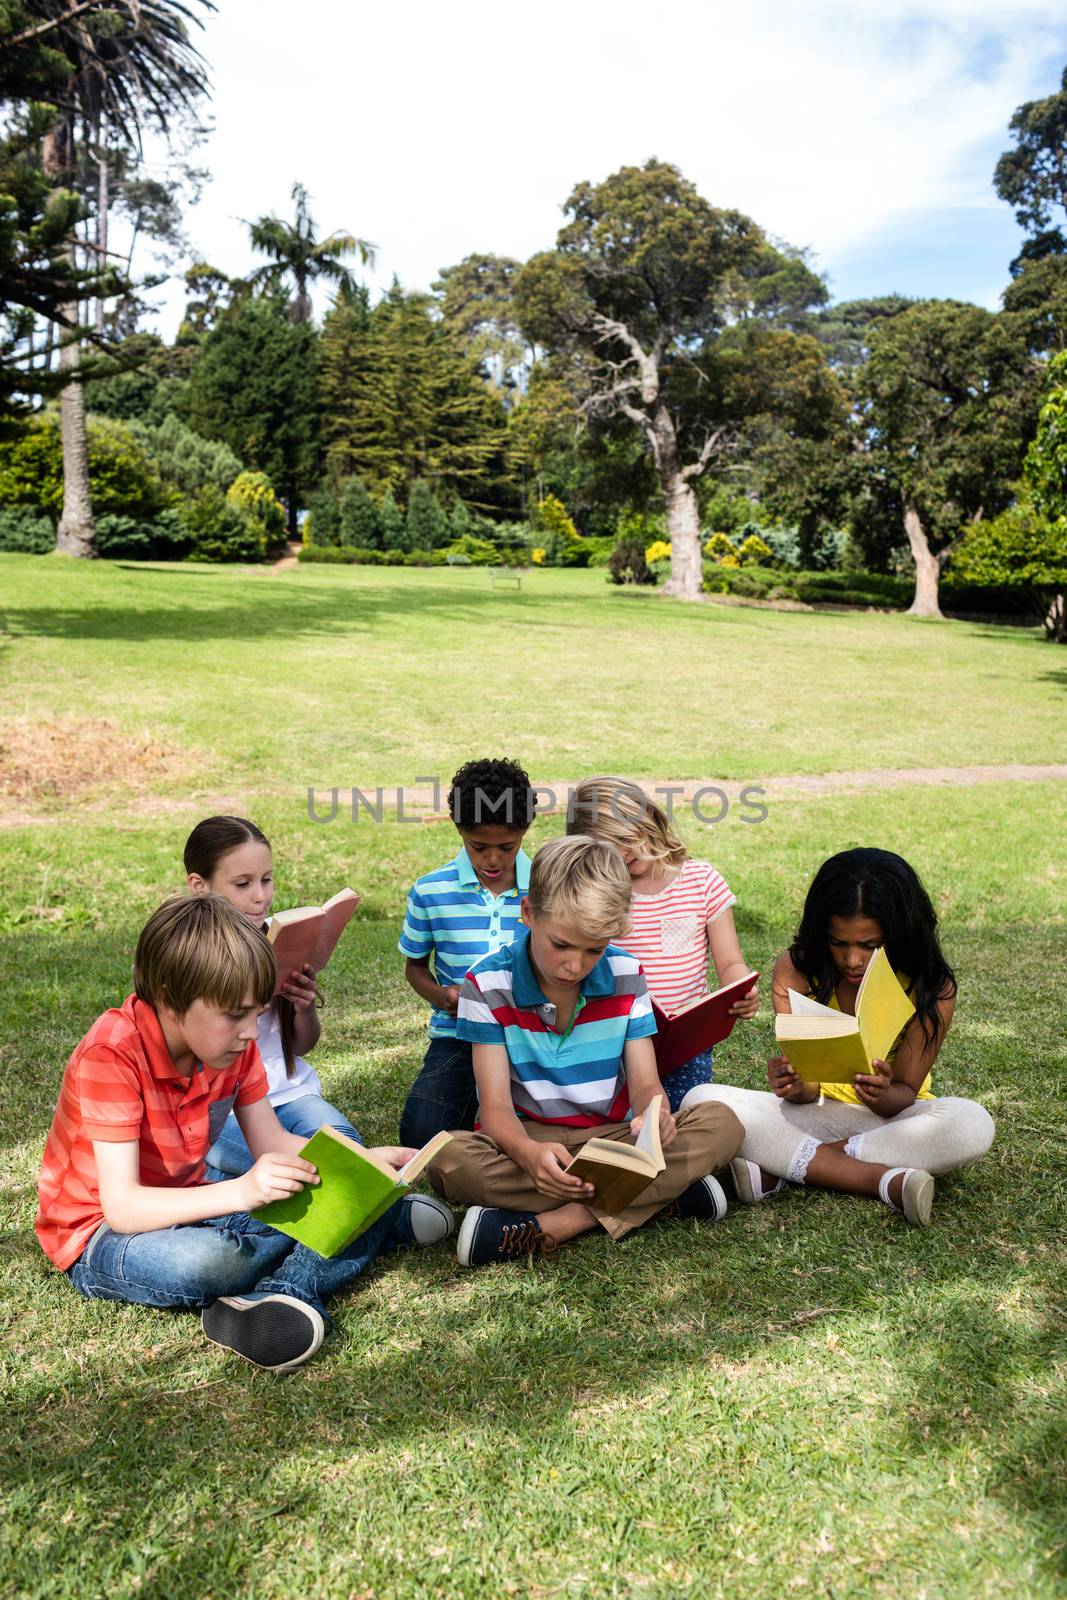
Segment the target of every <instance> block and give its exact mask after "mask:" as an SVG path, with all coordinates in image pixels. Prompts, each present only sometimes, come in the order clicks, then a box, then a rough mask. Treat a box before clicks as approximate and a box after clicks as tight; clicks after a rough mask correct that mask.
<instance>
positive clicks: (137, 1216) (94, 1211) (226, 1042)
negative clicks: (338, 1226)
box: [36, 895, 452, 1372]
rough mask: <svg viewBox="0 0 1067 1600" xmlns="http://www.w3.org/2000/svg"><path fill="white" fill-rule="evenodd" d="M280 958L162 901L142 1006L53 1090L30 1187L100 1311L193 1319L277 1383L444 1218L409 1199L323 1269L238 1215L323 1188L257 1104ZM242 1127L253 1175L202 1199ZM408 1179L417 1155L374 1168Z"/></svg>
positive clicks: (435, 1232)
mask: <svg viewBox="0 0 1067 1600" xmlns="http://www.w3.org/2000/svg"><path fill="white" fill-rule="evenodd" d="M274 977H275V971H274V952H273V951H272V950H271V948H270V945H269V944H268V943H267V941H266V939H265V938H264V937H263V935H262V933H260V932H259V930H258V929H256V928H254V927H253V926H252V924H251V923H250V922H249V921H248V919H247V918H246V917H243V916H242V915H241V914H240V912H238V911H236V910H235V909H234V907H233V906H231V905H230V904H229V902H228V901H226V900H224V899H222V898H221V896H218V895H201V896H195V897H190V898H183V899H180V900H172V901H168V902H167V904H166V905H163V906H160V908H159V910H158V911H156V912H155V913H154V914H153V915H152V916H151V917H150V918H149V920H148V922H147V924H146V925H145V928H144V931H143V932H142V934H141V937H140V939H139V940H138V943H137V955H136V958H135V962H134V983H135V991H136V992H135V993H134V994H132V995H130V996H129V998H128V999H127V1000H126V1001H125V1003H124V1004H123V1005H122V1006H121V1007H119V1008H118V1009H115V1010H111V1011H106V1012H105V1013H104V1015H103V1016H102V1017H100V1018H99V1019H98V1020H97V1021H96V1022H95V1023H94V1024H93V1026H92V1027H91V1028H90V1029H89V1032H88V1033H87V1034H86V1036H85V1038H84V1039H83V1040H82V1041H81V1043H80V1044H79V1045H78V1046H77V1048H76V1049H75V1051H74V1053H73V1055H72V1056H71V1058H70V1061H69V1062H68V1063H67V1068H66V1071H65V1072H64V1074H63V1083H62V1086H61V1088H60V1092H59V1100H58V1103H57V1105H56V1112H55V1116H54V1117H53V1119H52V1126H51V1128H50V1129H49V1132H48V1139H47V1141H46V1144H45V1151H44V1160H43V1162H42V1165H41V1177H40V1182H39V1185H38V1197H39V1202H40V1203H39V1209H38V1213H37V1222H36V1228H37V1237H38V1239H39V1240H40V1243H41V1248H42V1249H43V1250H44V1252H45V1254H46V1255H47V1256H48V1257H49V1258H50V1259H51V1260H52V1261H53V1262H54V1263H55V1265H56V1266H57V1267H59V1268H60V1269H61V1271H64V1272H66V1274H67V1276H68V1277H69V1278H70V1280H71V1282H72V1283H73V1284H74V1286H75V1288H76V1289H78V1290H79V1291H80V1292H81V1293H82V1294H84V1295H87V1296H88V1297H90V1298H93V1299H102V1300H127V1301H132V1302H133V1303H135V1304H139V1305H150V1306H178V1307H196V1308H203V1312H202V1322H203V1328H204V1332H205V1334H206V1335H207V1337H208V1338H209V1339H212V1340H214V1341H215V1343H216V1344H221V1345H225V1346H227V1347H228V1348H229V1349H231V1350H234V1351H236V1352H237V1354H238V1355H242V1356H244V1357H245V1358H246V1359H247V1360H249V1361H252V1362H254V1363H255V1365H257V1366H260V1367H265V1368H268V1369H269V1370H271V1371H274V1372H287V1371H289V1370H290V1369H291V1368H293V1367H297V1366H299V1365H300V1364H301V1362H304V1361H306V1360H307V1359H308V1358H309V1357H310V1356H312V1355H314V1353H315V1351H316V1350H317V1349H318V1347H319V1345H320V1344H321V1343H322V1340H323V1336H324V1334H325V1332H326V1326H327V1322H326V1315H325V1306H324V1302H325V1301H326V1299H327V1298H328V1297H329V1296H330V1295H331V1294H336V1293H337V1292H338V1291H339V1290H341V1289H343V1288H345V1287H346V1286H347V1285H348V1284H350V1283H351V1282H353V1281H354V1279H355V1278H357V1277H358V1276H359V1274H360V1273H361V1272H362V1271H363V1269H364V1268H365V1267H366V1266H367V1264H368V1263H369V1262H370V1261H372V1260H373V1258H374V1256H375V1255H376V1254H377V1253H378V1251H379V1250H383V1249H390V1248H393V1247H395V1246H397V1245H403V1244H412V1243H419V1244H431V1243H436V1242H437V1241H438V1240H440V1239H445V1238H447V1237H448V1235H449V1234H450V1233H451V1232H452V1214H451V1212H450V1211H449V1210H448V1208H447V1207H446V1206H444V1205H442V1204H441V1202H439V1201H437V1200H435V1199H431V1198H429V1197H427V1196H425V1195H418V1196H409V1197H408V1198H407V1199H406V1200H402V1201H400V1202H399V1203H398V1204H397V1205H395V1206H393V1208H392V1209H391V1210H390V1211H388V1212H387V1213H386V1215H385V1216H384V1217H382V1218H381V1220H380V1221H379V1222H377V1223H375V1224H374V1226H373V1227H372V1228H370V1229H368V1231H367V1232H366V1233H365V1234H363V1235H362V1236H361V1237H360V1238H359V1239H357V1240H356V1241H355V1243H354V1244H352V1245H351V1246H349V1248H348V1249H347V1250H346V1251H344V1252H342V1254H341V1255H339V1256H335V1257H333V1258H331V1259H329V1260H327V1259H325V1258H324V1257H322V1256H319V1255H317V1254H316V1253H315V1252H314V1251H313V1250H308V1249H306V1248H305V1247H304V1246H303V1245H298V1244H295V1243H294V1241H293V1240H292V1239H290V1238H289V1237H288V1236H287V1235H286V1234H283V1233H278V1232H277V1231H276V1230H275V1229H274V1228H269V1227H267V1225H266V1224H265V1223H262V1222H259V1221H257V1220H256V1218H255V1217H252V1216H249V1215H248V1213H249V1212H250V1211H252V1210H254V1209H255V1208H256V1207H258V1206H262V1205H266V1204H267V1203H268V1202H269V1201H271V1200H277V1199H280V1198H281V1197H282V1196H284V1195H287V1194H295V1193H296V1192H297V1191H298V1190H300V1189H301V1188H303V1186H304V1184H306V1183H315V1182H317V1181H318V1180H317V1178H316V1175H315V1169H314V1167H313V1166H311V1165H310V1163H308V1162H307V1161H304V1160H302V1159H301V1157H300V1155H299V1153H298V1152H299V1150H300V1148H301V1146H302V1145H303V1144H304V1142H305V1141H304V1140H303V1139H301V1138H300V1137H298V1136H297V1135H296V1134H291V1133H287V1132H286V1131H285V1129H284V1128H283V1127H282V1126H281V1124H280V1123H279V1121H278V1119H277V1117H276V1116H275V1114H274V1111H273V1109H272V1107H271V1105H270V1102H269V1101H268V1100H267V1098H266V1094H267V1079H266V1074H265V1072H264V1070H263V1064H262V1062H261V1061H260V1058H259V1052H258V1050H257V1049H256V1023H257V1019H258V1016H259V1013H260V1011H261V1010H262V1008H263V1007H264V1006H265V1005H266V1004H268V1003H269V1001H270V998H271V995H272V994H273V991H274ZM231 1109H232V1110H233V1111H234V1113H235V1115H236V1117H237V1120H238V1122H239V1123H240V1126H241V1131H242V1133H243V1134H244V1136H245V1139H246V1140H247V1142H248V1146H249V1148H250V1150H251V1151H252V1154H253V1156H255V1157H256V1158H257V1159H256V1161H255V1164H254V1165H253V1167H252V1168H251V1169H250V1171H248V1172H246V1173H244V1174H242V1176H241V1177H239V1178H232V1179H229V1180H227V1181H226V1182H222V1183H205V1182H204V1157H205V1156H206V1154H207V1152H208V1150H209V1149H210V1148H211V1144H212V1142H213V1140H214V1139H215V1137H216V1136H217V1134H218V1130H219V1128H220V1127H221V1126H222V1123H223V1122H224V1121H225V1119H226V1117H227V1115H228V1114H229V1112H230V1111H231ZM376 1153H377V1154H378V1155H379V1156H382V1157H384V1159H385V1160H386V1161H388V1162H389V1163H391V1164H392V1165H394V1166H400V1165H402V1164H403V1162H404V1161H405V1160H406V1159H407V1158H408V1157H409V1156H410V1155H412V1154H413V1152H412V1151H408V1150H403V1149H397V1148H395V1147H387V1148H384V1149H379V1150H378V1151H377V1152H376Z"/></svg>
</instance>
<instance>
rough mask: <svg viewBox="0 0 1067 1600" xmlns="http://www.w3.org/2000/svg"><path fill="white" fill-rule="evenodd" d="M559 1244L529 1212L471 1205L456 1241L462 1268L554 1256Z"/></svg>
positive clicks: (457, 1253) (532, 1213) (533, 1214)
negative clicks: (527, 1257) (492, 1262)
mask: <svg viewBox="0 0 1067 1600" xmlns="http://www.w3.org/2000/svg"><path fill="white" fill-rule="evenodd" d="M558 1249H559V1245H558V1244H557V1243H556V1241H555V1239H553V1238H552V1236H551V1234H548V1233H545V1232H544V1231H543V1230H542V1228H541V1225H540V1223H539V1222H538V1220H537V1217H536V1215H535V1213H534V1212H532V1211H500V1210H498V1209H497V1208H496V1207H491V1206H471V1208H470V1210H469V1211H468V1212H467V1215H466V1216H465V1217H464V1218H463V1226H462V1227H461V1228H460V1230H459V1238H458V1239H457V1240H456V1255H457V1257H458V1258H459V1264H460V1266H461V1267H485V1266H488V1265H489V1263H490V1262H491V1261H521V1260H522V1259H523V1257H524V1256H550V1255H555V1253H556V1251H557V1250H558Z"/></svg>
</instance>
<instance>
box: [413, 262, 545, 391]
mask: <svg viewBox="0 0 1067 1600" xmlns="http://www.w3.org/2000/svg"><path fill="white" fill-rule="evenodd" d="M519 269H520V263H519V262H518V261H515V260H513V259H512V258H511V256H493V255H471V256H465V257H464V258H463V260H462V261H461V262H459V263H458V265H457V266H454V267H445V268H444V269H443V270H442V272H441V274H440V276H439V277H438V279H437V281H436V282H435V283H434V285H433V291H434V293H435V294H436V295H439V296H440V299H441V320H442V322H443V323H444V325H445V327H446V328H448V329H450V331H451V332H453V333H454V334H455V335H456V336H457V339H458V341H459V343H460V344H461V346H462V348H463V349H464V350H465V351H466V353H467V355H468V356H470V358H471V360H472V361H475V362H477V363H478V365H479V366H481V367H483V368H484V369H485V371H486V376H487V377H488V379H489V381H490V382H491V383H492V384H493V386H494V387H495V388H496V389H497V390H499V391H501V392H502V395H506V393H507V391H514V389H515V388H516V387H517V386H518V385H520V384H521V380H522V378H523V376H524V369H525V362H526V343H525V340H524V339H523V337H522V329H521V328H520V327H519V323H518V318H517V316H516V313H515V302H514V287H515V277H516V274H517V273H518V271H519Z"/></svg>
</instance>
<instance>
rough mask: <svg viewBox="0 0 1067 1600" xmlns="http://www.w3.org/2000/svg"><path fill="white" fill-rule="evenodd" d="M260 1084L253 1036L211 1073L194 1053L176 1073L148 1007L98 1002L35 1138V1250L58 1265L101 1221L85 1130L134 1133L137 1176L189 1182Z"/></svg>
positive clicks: (124, 1138)
mask: <svg viewBox="0 0 1067 1600" xmlns="http://www.w3.org/2000/svg"><path fill="white" fill-rule="evenodd" d="M266 1093H267V1075H266V1073H265V1072H264V1070H263V1063H262V1061H261V1060H260V1058H259V1051H258V1049H257V1048H256V1046H255V1045H254V1044H250V1045H249V1047H248V1049H247V1050H246V1051H244V1053H243V1054H242V1055H239V1056H238V1057H237V1060H236V1061H235V1062H234V1063H233V1065H232V1066H229V1067H226V1068H225V1069H224V1070H223V1071H221V1072H214V1071H212V1070H211V1069H210V1068H206V1067H204V1065H203V1064H202V1063H201V1062H199V1061H198V1062H197V1063H196V1065H195V1067H194V1068H193V1071H192V1073H191V1074H190V1075H189V1077H187V1078H183V1077H181V1076H180V1075H179V1074H178V1073H177V1072H176V1071H175V1069H174V1063H173V1061H172V1060H171V1057H170V1051H169V1050H168V1049H167V1043H166V1040H165V1039H164V1037H163V1030H162V1028H161V1027H160V1025H159V1018H158V1017H157V1016H156V1013H155V1011H154V1010H153V1009H152V1007H151V1006H149V1005H146V1004H145V1002H144V1001H143V1000H138V999H137V996H136V995H132V994H131V995H130V996H129V998H128V999H127V1000H125V1001H124V1002H123V1004H122V1005H121V1006H119V1007H118V1008H116V1009H113V1010H111V1011H105V1012H104V1014H103V1016H102V1017H98V1018H97V1020H96V1021H95V1022H94V1023H93V1025H92V1027H91V1028H90V1029H89V1032H88V1033H87V1034H86V1035H85V1038H84V1039H83V1040H82V1041H81V1043H80V1044H79V1045H77V1046H76V1047H75V1049H74V1053H73V1054H72V1056H71V1058H70V1060H69V1061H68V1062H67V1067H66V1071H65V1072H64V1073H63V1082H62V1084H61V1086H60V1090H59V1099H58V1101H57V1103H56V1110H55V1115H54V1117H53V1118H52V1126H51V1127H50V1128H49V1130H48V1138H47V1140H46V1141H45V1147H44V1160H43V1161H42V1163H41V1176H40V1179H39V1181H38V1185H37V1196H38V1201H39V1205H38V1211H37V1220H36V1223H35V1227H36V1229H37V1237H38V1239H39V1240H40V1243H41V1249H42V1250H43V1251H44V1253H45V1255H46V1256H48V1257H49V1258H50V1260H52V1261H54V1262H55V1264H56V1266H57V1267H59V1268H60V1269H61V1270H62V1271H64V1272H65V1271H66V1269H67V1268H68V1267H69V1266H71V1265H73V1263H74V1262H75V1261H77V1259H78V1257H79V1256H80V1255H81V1253H82V1251H83V1250H84V1249H85V1246H86V1245H87V1244H88V1243H89V1240H90V1239H91V1238H92V1236H93V1234H94V1233H95V1232H96V1230H97V1228H99V1226H100V1224H101V1223H102V1222H103V1220H104V1213H103V1211H102V1210H101V1207H100V1182H99V1177H98V1175H97V1170H96V1158H95V1157H94V1155H93V1140H94V1139H103V1140H107V1141H108V1142H109V1143H113V1144H125V1143H127V1142H128V1141H130V1140H132V1139H136V1140H137V1141H138V1144H139V1145H140V1168H141V1182H142V1183H143V1184H145V1185H147V1186H149V1187H151V1188H160V1189H177V1188H189V1187H192V1186H193V1185H195V1184H198V1183H202V1182H203V1181H204V1157H205V1156H206V1155H207V1153H208V1151H209V1150H210V1149H211V1145H212V1143H213V1141H214V1140H215V1139H216V1138H217V1137H218V1134H219V1131H220V1129H221V1127H222V1124H223V1122H224V1121H225V1120H226V1117H227V1116H228V1114H229V1112H230V1111H231V1110H232V1109H233V1107H234V1106H248V1105H252V1104H253V1103H254V1102H255V1101H256V1100H262V1098H263V1096H264V1095H265V1094H266Z"/></svg>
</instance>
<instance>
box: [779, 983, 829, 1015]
mask: <svg viewBox="0 0 1067 1600" xmlns="http://www.w3.org/2000/svg"><path fill="white" fill-rule="evenodd" d="M786 993H787V994H788V996H789V1009H790V1011H791V1012H792V1014H793V1016H794V1017H838V1016H840V1015H841V1013H840V1012H839V1011H835V1010H834V1008H833V1006H824V1005H823V1003H822V1001H821V1000H813V999H812V997H811V995H810V994H798V993H797V991H796V990H795V989H787V990H786Z"/></svg>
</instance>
